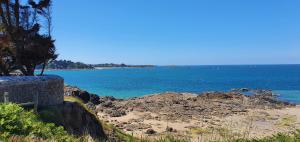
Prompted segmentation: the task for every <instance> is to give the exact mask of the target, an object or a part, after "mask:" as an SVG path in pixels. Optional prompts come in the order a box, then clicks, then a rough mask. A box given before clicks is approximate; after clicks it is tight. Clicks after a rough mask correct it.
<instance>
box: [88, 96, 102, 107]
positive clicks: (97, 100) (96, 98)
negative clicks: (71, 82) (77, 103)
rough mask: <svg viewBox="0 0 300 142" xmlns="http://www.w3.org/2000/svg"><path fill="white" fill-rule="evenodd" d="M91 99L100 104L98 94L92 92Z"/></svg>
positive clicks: (95, 103)
mask: <svg viewBox="0 0 300 142" xmlns="http://www.w3.org/2000/svg"><path fill="white" fill-rule="evenodd" d="M90 101H91V102H92V103H93V104H94V105H98V104H100V97H99V96H97V95H96V94H90Z"/></svg>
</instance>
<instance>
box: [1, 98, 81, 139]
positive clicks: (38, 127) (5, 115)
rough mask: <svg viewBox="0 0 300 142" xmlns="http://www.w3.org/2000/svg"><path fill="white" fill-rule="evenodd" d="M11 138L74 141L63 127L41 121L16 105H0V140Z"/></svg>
mask: <svg viewBox="0 0 300 142" xmlns="http://www.w3.org/2000/svg"><path fill="white" fill-rule="evenodd" d="M13 136H23V137H28V136H32V137H34V138H38V139H43V140H54V141H61V142H65V141H76V140H77V139H76V138H75V137H73V136H71V135H69V134H68V133H67V132H66V131H65V130H64V128H63V127H61V126H55V125H54V124H53V123H45V122H43V121H41V120H40V119H39V118H38V116H37V115H36V114H35V113H34V112H33V111H26V110H24V109H23V108H22V107H20V106H18V105H16V104H12V103H9V104H0V140H4V141H7V140H8V139H9V138H11V137H13Z"/></svg>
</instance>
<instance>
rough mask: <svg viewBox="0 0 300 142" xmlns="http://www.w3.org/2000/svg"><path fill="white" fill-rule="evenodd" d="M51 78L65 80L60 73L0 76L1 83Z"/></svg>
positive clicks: (30, 81)
mask: <svg viewBox="0 0 300 142" xmlns="http://www.w3.org/2000/svg"><path fill="white" fill-rule="evenodd" d="M49 80H63V78H62V77H60V76H58V75H44V76H0V85H11V84H23V83H32V82H42V81H49Z"/></svg>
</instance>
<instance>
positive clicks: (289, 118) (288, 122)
mask: <svg viewBox="0 0 300 142" xmlns="http://www.w3.org/2000/svg"><path fill="white" fill-rule="evenodd" d="M296 121H297V117H296V116H294V115H286V116H284V117H282V118H281V119H279V121H278V122H277V123H276V125H277V126H279V127H288V126H292V125H294V124H295V122H296Z"/></svg>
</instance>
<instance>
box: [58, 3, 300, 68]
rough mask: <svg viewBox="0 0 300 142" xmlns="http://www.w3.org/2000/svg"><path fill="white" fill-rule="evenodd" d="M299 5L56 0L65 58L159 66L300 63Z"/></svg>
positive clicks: (59, 39)
mask: <svg viewBox="0 0 300 142" xmlns="http://www.w3.org/2000/svg"><path fill="white" fill-rule="evenodd" d="M299 6H300V1H299V0H88V1H82V0H56V1H54V2H53V20H54V23H53V24H54V30H53V33H54V38H55V39H56V46H57V48H58V53H59V54H60V57H59V58H60V59H69V60H73V61H81V62H85V63H106V62H109V63H111V62H113V63H126V64H155V65H210V64H217V65H223V64H296V63H300V8H299Z"/></svg>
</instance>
